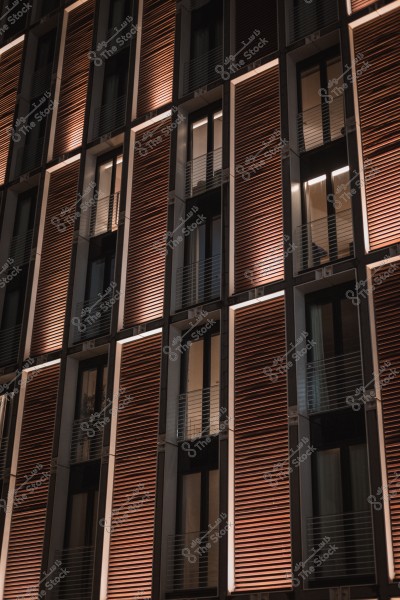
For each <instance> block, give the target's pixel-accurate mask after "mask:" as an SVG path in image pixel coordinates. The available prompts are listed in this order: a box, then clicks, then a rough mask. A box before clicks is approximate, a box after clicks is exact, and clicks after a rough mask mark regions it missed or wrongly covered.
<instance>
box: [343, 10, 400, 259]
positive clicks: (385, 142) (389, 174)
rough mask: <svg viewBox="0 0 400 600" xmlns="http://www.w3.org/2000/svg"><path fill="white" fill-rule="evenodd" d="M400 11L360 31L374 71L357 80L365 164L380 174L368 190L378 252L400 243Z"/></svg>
mask: <svg viewBox="0 0 400 600" xmlns="http://www.w3.org/2000/svg"><path fill="white" fill-rule="evenodd" d="M399 21H400V8H398V9H396V10H393V11H391V12H389V13H387V14H385V15H382V16H377V17H376V18H374V19H373V20H371V21H368V22H367V23H364V24H363V25H360V26H358V27H356V28H355V30H354V46H355V48H354V49H355V52H356V53H360V52H361V53H363V54H364V61H365V62H366V63H368V64H369V67H368V68H367V69H366V70H365V71H364V72H363V73H361V74H360V75H359V76H358V77H357V88H358V105H359V119H360V129H361V141H362V153H363V159H364V163H365V162H366V161H370V165H371V167H373V168H374V169H375V170H377V173H376V174H375V175H374V176H373V177H371V178H367V181H366V184H365V193H366V202H367V214H368V231H369V238H370V246H371V249H372V250H375V249H377V248H381V247H383V246H387V245H389V244H394V243H397V242H399V241H400V211H399V207H398V203H399V195H398V190H399V188H400V148H399V135H398V123H399V120H400V106H399V102H398V98H399V96H400V66H399V64H400V63H399V58H400V28H399Z"/></svg>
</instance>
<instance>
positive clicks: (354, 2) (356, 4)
mask: <svg viewBox="0 0 400 600" xmlns="http://www.w3.org/2000/svg"><path fill="white" fill-rule="evenodd" d="M375 3H376V0H351V10H352V12H353V13H354V12H357V11H358V10H362V9H363V8H366V7H367V6H370V5H371V4H375Z"/></svg>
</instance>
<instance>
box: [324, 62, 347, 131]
mask: <svg viewBox="0 0 400 600" xmlns="http://www.w3.org/2000/svg"><path fill="white" fill-rule="evenodd" d="M327 75H328V82H331V87H330V89H329V94H330V95H331V96H332V99H333V100H332V102H330V104H329V121H330V137H331V140H336V139H337V138H339V137H341V136H342V135H343V131H342V129H343V127H344V90H343V83H344V81H343V68H342V62H341V60H340V58H335V59H334V60H333V61H332V62H330V63H328V65H327ZM336 82H337V83H336Z"/></svg>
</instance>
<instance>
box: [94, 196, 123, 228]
mask: <svg viewBox="0 0 400 600" xmlns="http://www.w3.org/2000/svg"><path fill="white" fill-rule="evenodd" d="M119 201H120V193H119V192H117V193H116V194H111V195H110V196H103V197H102V198H98V199H97V200H96V202H95V204H93V206H92V208H91V211H90V237H95V236H96V235H101V234H102V233H106V232H108V231H115V230H116V229H117V227H118V219H119Z"/></svg>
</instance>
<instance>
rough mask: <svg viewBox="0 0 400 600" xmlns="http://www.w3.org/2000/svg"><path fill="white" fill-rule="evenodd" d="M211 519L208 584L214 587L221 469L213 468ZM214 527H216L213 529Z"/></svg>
mask: <svg viewBox="0 0 400 600" xmlns="http://www.w3.org/2000/svg"><path fill="white" fill-rule="evenodd" d="M208 481H209V494H208V498H209V500H208V502H209V513H208V516H209V520H208V527H209V530H210V531H211V529H212V531H211V533H210V539H209V540H208V541H209V544H211V548H210V549H209V551H208V586H209V587H213V586H215V585H216V582H217V580H218V546H219V544H218V541H219V540H218V535H217V534H218V531H219V528H218V527H215V524H216V522H217V519H218V517H219V514H220V513H219V471H218V470H213V471H210V472H209V479H208ZM213 528H214V529H213Z"/></svg>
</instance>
